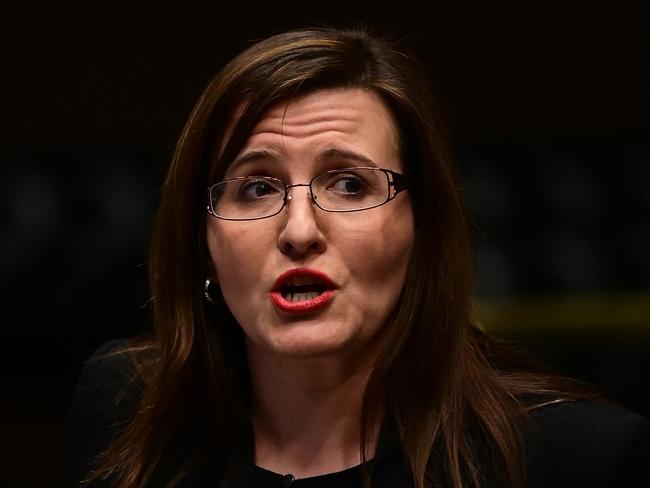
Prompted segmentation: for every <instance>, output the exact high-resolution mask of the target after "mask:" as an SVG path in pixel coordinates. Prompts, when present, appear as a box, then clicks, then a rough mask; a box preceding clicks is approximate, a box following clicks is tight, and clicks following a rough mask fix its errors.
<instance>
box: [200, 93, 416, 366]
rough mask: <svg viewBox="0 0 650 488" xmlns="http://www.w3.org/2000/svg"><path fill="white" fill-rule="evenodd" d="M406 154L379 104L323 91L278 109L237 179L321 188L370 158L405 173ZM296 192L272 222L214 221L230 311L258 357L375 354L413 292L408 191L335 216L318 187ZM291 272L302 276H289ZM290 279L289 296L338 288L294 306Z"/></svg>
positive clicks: (215, 251)
mask: <svg viewBox="0 0 650 488" xmlns="http://www.w3.org/2000/svg"><path fill="white" fill-rule="evenodd" d="M398 147H399V146H398V136H397V131H396V127H395V123H394V121H393V118H392V116H391V114H390V112H389V111H388V109H387V108H386V106H385V105H384V103H383V102H382V101H381V99H380V98H379V97H378V96H377V95H375V94H374V93H372V92H369V91H365V90H360V89H336V90H320V91H316V92H313V93H311V94H308V95H305V96H302V97H299V98H296V99H293V100H291V101H289V102H288V103H283V104H280V105H278V106H275V107H272V108H271V109H270V110H269V111H268V112H267V113H266V114H265V116H264V117H263V118H262V119H261V120H260V121H259V123H258V124H257V125H256V127H255V128H254V130H253V131H252V133H251V135H250V137H249V139H248V141H247V142H246V144H245V146H244V148H243V149H242V151H241V152H240V153H239V155H238V156H237V157H236V158H235V160H234V163H233V164H231V166H230V168H229V170H228V172H227V174H226V176H225V178H232V177H238V176H252V175H255V176H259V175H264V176H272V177H275V178H279V179H280V180H282V181H283V182H284V183H285V184H287V185H288V184H296V183H309V182H310V180H311V179H312V178H313V177H314V176H316V175H319V174H321V173H323V172H324V171H327V170H331V169H337V168H346V167H354V166H368V165H369V164H371V163H368V160H370V161H372V162H374V163H376V165H377V166H379V167H381V168H386V169H390V170H393V171H396V172H403V164H402V161H400V158H399V150H398ZM289 191H290V194H291V196H292V199H291V200H290V201H288V203H287V205H286V206H285V207H284V208H283V209H282V211H281V212H280V213H279V214H277V215H275V216H273V217H270V218H266V219H261V220H252V221H226V220H221V219H218V218H215V217H213V216H210V215H208V217H207V243H208V248H209V251H210V256H211V258H212V263H213V265H214V270H215V276H216V279H217V280H218V283H219V285H220V287H221V290H222V293H223V297H224V299H225V301H226V304H227V305H228V307H229V308H230V310H231V312H232V314H233V316H234V317H235V319H236V320H237V322H238V323H239V325H240V326H241V328H242V329H243V331H244V333H245V336H246V340H247V348H248V352H249V354H254V353H255V352H256V351H258V352H260V353H261V352H264V353H265V354H269V353H270V354H272V355H274V356H282V357H289V356H291V357H316V356H329V355H336V354H344V355H348V354H351V353H352V354H355V355H360V356H363V355H364V354H363V353H365V352H370V351H371V349H372V346H371V344H372V343H373V341H372V339H373V338H375V337H376V335H377V332H378V331H379V330H380V329H381V327H382V325H383V324H384V322H385V321H386V319H387V317H388V315H389V313H390V311H391V309H392V308H393V307H394V305H395V303H396V301H397V299H398V296H399V294H400V291H401V289H402V286H403V284H404V280H405V275H406V269H407V266H408V262H409V258H410V253H411V247H412V243H413V215H412V211H411V204H410V201H409V198H408V192H402V193H399V194H398V195H396V197H395V198H394V199H393V200H391V201H390V202H388V203H386V204H385V205H382V206H379V207H376V208H373V209H369V210H364V211H359V212H350V213H332V212H325V211H323V210H321V209H320V208H318V207H316V206H315V205H314V204H313V202H312V200H311V198H310V196H309V188H308V187H304V186H299V187H295V188H292V189H290V190H289ZM305 269H306V270H307V271H305ZM291 270H294V274H293V275H292V274H291V272H290V273H289V274H288V275H287V274H285V273H287V272H288V271H291ZM295 270H297V271H295ZM312 272H313V273H312ZM319 273H320V274H321V276H319V275H318V274H319ZM323 274H324V275H326V276H327V277H328V278H329V280H331V282H329V283H326V281H327V280H326V279H325V278H324V277H323V276H322V275H323ZM215 276H213V278H214V277H215ZM283 278H284V279H283ZM278 279H280V281H281V282H282V283H281V284H282V285H283V286H284V287H285V288H284V291H285V292H286V289H287V288H286V287H289V289H292V288H291V287H296V286H299V285H303V286H307V288H309V286H311V285H316V287H319V288H320V289H321V291H322V288H323V287H325V288H327V289H328V291H326V292H325V295H324V297H325V299H320V300H321V301H320V302H318V300H319V298H317V299H316V301H317V302H318V303H317V304H316V305H314V303H312V302H310V301H309V299H308V297H309V296H310V295H307V296H305V295H300V294H297V295H294V296H293V297H291V296H288V301H291V299H293V300H297V301H298V305H295V303H293V302H292V303H293V305H292V304H289V305H287V303H286V302H287V300H283V299H280V298H278V297H279V296H280V295H281V291H280V290H278V289H277V287H278ZM293 290H294V291H301V289H300V288H293ZM274 291H275V292H276V293H274ZM274 295H275V296H274ZM312 295H313V293H312ZM321 298H323V297H321ZM301 303H303V305H305V306H304V307H303V306H301ZM310 303H311V305H310Z"/></svg>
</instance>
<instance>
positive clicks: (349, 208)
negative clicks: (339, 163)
mask: <svg viewBox="0 0 650 488" xmlns="http://www.w3.org/2000/svg"><path fill="white" fill-rule="evenodd" d="M296 186H308V187H309V194H310V196H311V199H312V201H313V202H314V203H315V204H316V205H317V206H318V207H319V208H320V209H321V210H325V211H326V212H358V211H360V210H368V209H370V208H374V207H379V206H380V205H383V204H384V203H387V202H389V201H390V200H392V199H393V198H395V195H397V194H398V193H399V192H401V191H403V190H406V182H405V178H404V176H403V175H401V174H399V173H396V172H394V171H391V170H389V169H382V168H375V167H359V168H343V169H335V170H331V171H327V172H325V173H323V174H320V175H318V176H315V177H314V178H313V179H312V180H311V181H310V182H309V183H299V184H295V185H285V184H284V182H283V181H282V180H280V179H278V178H273V177H270V176H241V177H238V178H231V179H227V180H224V181H220V182H219V183H215V184H214V185H212V186H211V187H210V188H208V212H209V213H210V214H211V215H213V216H215V217H218V218H220V219H224V220H257V219H265V218H268V217H273V216H274V215H277V214H279V213H280V211H281V210H282V209H283V208H284V206H285V205H286V204H287V202H288V201H289V200H291V194H290V193H289V189H290V188H294V187H296Z"/></svg>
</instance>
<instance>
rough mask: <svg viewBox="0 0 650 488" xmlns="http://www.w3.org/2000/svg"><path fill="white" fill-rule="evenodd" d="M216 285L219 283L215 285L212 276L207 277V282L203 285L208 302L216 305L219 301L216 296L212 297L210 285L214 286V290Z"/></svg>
mask: <svg viewBox="0 0 650 488" xmlns="http://www.w3.org/2000/svg"><path fill="white" fill-rule="evenodd" d="M216 286H217V285H215V284H214V283H212V282H211V281H210V278H207V279H206V280H205V284H204V285H203V296H204V297H205V300H206V301H207V302H208V303H211V304H213V305H216V304H217V301H216V300H215V299H214V298H212V295H210V287H212V291H214V288H215V287H216Z"/></svg>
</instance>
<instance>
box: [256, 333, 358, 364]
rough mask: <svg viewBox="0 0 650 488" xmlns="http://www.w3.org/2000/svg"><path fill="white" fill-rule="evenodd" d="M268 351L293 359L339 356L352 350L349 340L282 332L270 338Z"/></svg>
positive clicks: (347, 338) (346, 338) (313, 334)
mask: <svg viewBox="0 0 650 488" xmlns="http://www.w3.org/2000/svg"><path fill="white" fill-rule="evenodd" d="M268 344H269V346H268V347H269V349H270V350H272V351H273V353H274V354H277V355H281V356H285V357H293V358H317V357H326V356H332V355H339V354H341V353H346V352H347V351H352V349H354V347H353V345H352V341H351V338H349V337H332V336H330V335H319V334H315V333H314V331H313V330H306V331H305V330H293V331H284V333H283V334H282V335H281V336H280V337H274V338H271V341H269V343H268Z"/></svg>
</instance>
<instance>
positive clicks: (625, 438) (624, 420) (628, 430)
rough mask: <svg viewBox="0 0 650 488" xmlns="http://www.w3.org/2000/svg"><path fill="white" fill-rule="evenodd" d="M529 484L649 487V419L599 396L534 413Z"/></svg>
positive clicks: (532, 416) (532, 413)
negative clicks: (600, 399)
mask: <svg viewBox="0 0 650 488" xmlns="http://www.w3.org/2000/svg"><path fill="white" fill-rule="evenodd" d="M531 418H532V420H533V423H534V427H533V431H532V439H531V440H532V449H531V452H530V454H531V457H530V463H529V483H528V485H529V486H530V487H531V488H532V487H536V488H537V487H539V488H541V487H545V486H589V487H606V486H626V487H637V486H638V487H641V486H644V487H645V486H650V472H649V471H647V469H646V468H647V466H648V465H649V464H650V422H649V421H648V420H647V419H646V418H645V417H643V416H641V415H639V414H636V413H633V412H630V411H627V410H624V409H622V408H619V407H616V406H614V405H611V404H607V403H602V402H595V401H586V400H580V401H570V402H562V403H556V404H552V405H548V406H545V407H541V408H539V409H537V410H534V411H533V412H531Z"/></svg>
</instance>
